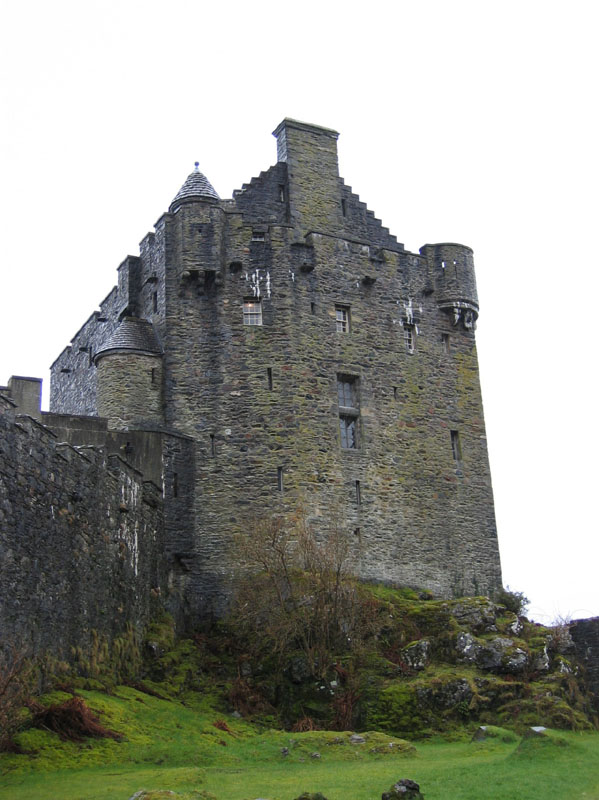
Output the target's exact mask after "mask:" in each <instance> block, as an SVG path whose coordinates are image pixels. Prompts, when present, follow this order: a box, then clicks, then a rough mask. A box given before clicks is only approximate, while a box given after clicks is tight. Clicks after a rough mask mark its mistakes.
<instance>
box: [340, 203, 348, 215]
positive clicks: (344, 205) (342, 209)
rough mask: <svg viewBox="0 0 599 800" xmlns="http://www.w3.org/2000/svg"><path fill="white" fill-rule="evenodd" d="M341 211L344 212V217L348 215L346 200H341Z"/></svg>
mask: <svg viewBox="0 0 599 800" xmlns="http://www.w3.org/2000/svg"><path fill="white" fill-rule="evenodd" d="M341 213H342V214H343V216H344V217H345V216H347V205H346V203H345V200H342V201H341Z"/></svg>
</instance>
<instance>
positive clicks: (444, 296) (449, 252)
mask: <svg viewBox="0 0 599 800" xmlns="http://www.w3.org/2000/svg"><path fill="white" fill-rule="evenodd" d="M420 252H421V253H422V255H424V256H425V257H426V259H427V262H428V267H429V270H430V274H431V276H432V279H433V285H434V287H435V296H436V299H437V305H438V306H439V308H441V309H443V310H446V311H447V312H448V313H449V314H451V315H452V317H453V323H454V325H458V324H460V323H461V324H463V325H464V327H465V328H467V329H470V328H474V326H475V323H476V320H477V318H478V294H477V292H476V276H475V274H474V259H473V256H472V250H471V248H470V247H466V246H465V245H463V244H453V243H451V242H443V243H441V244H426V245H424V247H421V248H420Z"/></svg>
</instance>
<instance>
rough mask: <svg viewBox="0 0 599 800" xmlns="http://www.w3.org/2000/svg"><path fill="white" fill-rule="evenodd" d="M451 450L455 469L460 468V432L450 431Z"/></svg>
mask: <svg viewBox="0 0 599 800" xmlns="http://www.w3.org/2000/svg"><path fill="white" fill-rule="evenodd" d="M451 449H452V452H453V460H454V461H455V464H456V468H457V469H461V468H462V443H461V442H460V432H459V431H451Z"/></svg>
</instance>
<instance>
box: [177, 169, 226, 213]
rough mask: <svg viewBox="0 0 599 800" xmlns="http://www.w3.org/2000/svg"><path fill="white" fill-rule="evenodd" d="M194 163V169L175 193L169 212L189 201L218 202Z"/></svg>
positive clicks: (205, 178) (216, 195)
mask: <svg viewBox="0 0 599 800" xmlns="http://www.w3.org/2000/svg"><path fill="white" fill-rule="evenodd" d="M199 166H200V165H199V162H197V161H196V164H195V169H194V171H193V172H191V173H190V174H189V175H188V176H187V180H186V181H185V183H184V184H183V186H182V187H181V188H180V189H179V191H178V192H177V194H176V196H175V199H174V200H173V202H172V203H171V205H170V208H169V211H174V210H175V209H176V208H177V207H178V206H180V205H181V203H185V202H188V201H190V200H220V197H219V196H218V194H217V193H216V192H215V190H214V187H213V186H212V184H211V183H210V181H209V180H208V178H207V177H206V176H205V175H204V174H203V173H202V172H200V170H199Z"/></svg>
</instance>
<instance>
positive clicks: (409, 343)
mask: <svg viewBox="0 0 599 800" xmlns="http://www.w3.org/2000/svg"><path fill="white" fill-rule="evenodd" d="M403 333H404V339H405V343H406V350H407V352H408V353H413V352H414V348H415V345H416V331H415V330H414V326H413V325H404V326H403Z"/></svg>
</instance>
